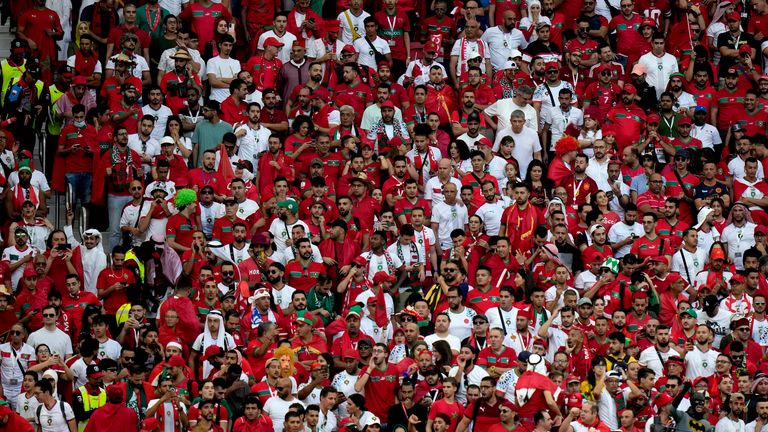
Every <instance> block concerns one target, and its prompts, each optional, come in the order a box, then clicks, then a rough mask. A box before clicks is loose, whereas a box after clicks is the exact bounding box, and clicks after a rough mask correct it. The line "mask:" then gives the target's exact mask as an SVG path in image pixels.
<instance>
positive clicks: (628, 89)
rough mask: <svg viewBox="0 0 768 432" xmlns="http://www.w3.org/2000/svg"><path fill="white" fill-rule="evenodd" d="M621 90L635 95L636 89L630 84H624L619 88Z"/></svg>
mask: <svg viewBox="0 0 768 432" xmlns="http://www.w3.org/2000/svg"><path fill="white" fill-rule="evenodd" d="M621 91H622V92H624V93H628V94H631V95H636V94H637V89H636V88H635V86H633V85H632V84H624V88H623V89H621Z"/></svg>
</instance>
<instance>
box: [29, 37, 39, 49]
mask: <svg viewBox="0 0 768 432" xmlns="http://www.w3.org/2000/svg"><path fill="white" fill-rule="evenodd" d="M27 45H28V46H29V49H31V50H32V51H34V50H36V49H37V44H36V43H35V41H33V40H32V39H27Z"/></svg>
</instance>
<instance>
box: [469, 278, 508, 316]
mask: <svg viewBox="0 0 768 432" xmlns="http://www.w3.org/2000/svg"><path fill="white" fill-rule="evenodd" d="M500 301H501V297H500V294H499V288H497V287H496V286H495V285H493V284H491V289H490V291H488V292H486V293H484V292H481V291H480V290H478V289H473V290H472V291H469V292H468V293H467V300H466V302H467V306H469V307H470V308H471V309H473V310H474V311H475V312H477V313H479V314H485V313H486V312H487V311H488V310H489V309H492V308H495V307H496V306H498V305H499V302H500Z"/></svg>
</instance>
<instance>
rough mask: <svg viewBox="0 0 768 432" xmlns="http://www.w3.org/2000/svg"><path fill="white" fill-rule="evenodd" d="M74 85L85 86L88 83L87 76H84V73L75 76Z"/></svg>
mask: <svg viewBox="0 0 768 432" xmlns="http://www.w3.org/2000/svg"><path fill="white" fill-rule="evenodd" d="M72 85H73V86H84V85H88V78H86V77H84V76H82V75H78V76H76V77H75V78H74V79H73V80H72Z"/></svg>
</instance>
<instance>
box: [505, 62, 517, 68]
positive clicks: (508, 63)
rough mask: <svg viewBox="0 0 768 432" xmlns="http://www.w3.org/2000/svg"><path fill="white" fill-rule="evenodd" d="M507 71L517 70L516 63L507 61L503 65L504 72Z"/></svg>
mask: <svg viewBox="0 0 768 432" xmlns="http://www.w3.org/2000/svg"><path fill="white" fill-rule="evenodd" d="M508 69H517V62H515V61H512V60H507V62H506V63H504V70H508Z"/></svg>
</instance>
